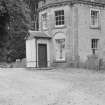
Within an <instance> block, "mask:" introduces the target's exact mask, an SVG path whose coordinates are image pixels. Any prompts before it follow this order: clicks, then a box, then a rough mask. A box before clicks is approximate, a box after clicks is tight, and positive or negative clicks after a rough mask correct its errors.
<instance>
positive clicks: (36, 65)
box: [35, 38, 38, 68]
mask: <svg viewBox="0 0 105 105" xmlns="http://www.w3.org/2000/svg"><path fill="white" fill-rule="evenodd" d="M35 44H36V68H38V65H37V63H38V60H37V55H38V54H37V38H36V41H35Z"/></svg>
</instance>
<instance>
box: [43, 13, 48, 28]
mask: <svg viewBox="0 0 105 105" xmlns="http://www.w3.org/2000/svg"><path fill="white" fill-rule="evenodd" d="M42 27H43V29H47V28H48V27H47V13H44V14H42Z"/></svg>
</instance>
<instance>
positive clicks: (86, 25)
mask: <svg viewBox="0 0 105 105" xmlns="http://www.w3.org/2000/svg"><path fill="white" fill-rule="evenodd" d="M38 11H39V32H30V36H29V40H27V41H26V43H28V42H29V41H30V43H32V40H33V43H34V46H33V47H34V49H36V50H37V51H36V50H34V51H36V53H37V55H35V54H36V53H35V52H33V51H32V52H33V53H32V52H31V55H34V60H32V59H31V57H27V62H28V63H27V64H28V66H29V67H30V65H29V64H30V62H31V64H32V62H33V64H32V65H33V66H34V67H36V65H37V67H45V66H55V65H59V66H62V65H65V66H69V65H72V64H73V65H80V66H81V65H85V64H86V62H87V61H88V59H89V57H90V58H91V56H92V55H96V56H97V57H98V58H102V59H103V60H104V59H105V46H104V45H105V1H104V0H46V1H40V2H39V9H38ZM37 33H40V35H39V37H36V36H37ZM45 34H46V35H47V36H48V37H46V38H45V36H46V35H45ZM30 37H31V39H30ZM43 37H44V38H43ZM36 41H37V42H38V41H39V42H38V43H37V42H36ZM35 43H36V45H35ZM27 45H28V44H27ZM30 46H31V44H30ZM42 47H43V48H42ZM28 49H29V48H28ZM41 52H42V53H41ZM27 53H30V52H29V50H28V51H27ZM45 53H46V54H45ZM43 54H45V55H46V57H45V55H43ZM28 55H30V54H28ZM39 55H40V57H39ZM35 56H36V57H35ZM43 56H44V57H45V58H44V57H43ZM29 58H30V60H29ZM32 58H33V57H32ZM43 59H44V60H43ZM45 59H46V60H45ZM29 61H30V62H29ZM43 62H46V64H43ZM34 64H35V65H34ZM32 65H31V66H32Z"/></svg>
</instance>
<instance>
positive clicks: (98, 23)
mask: <svg viewBox="0 0 105 105" xmlns="http://www.w3.org/2000/svg"><path fill="white" fill-rule="evenodd" d="M92 11H96V12H98V17H97V18H98V19H97V23H96V24H92V15H91V12H92ZM99 27H100V10H99V9H93V8H91V9H90V28H99Z"/></svg>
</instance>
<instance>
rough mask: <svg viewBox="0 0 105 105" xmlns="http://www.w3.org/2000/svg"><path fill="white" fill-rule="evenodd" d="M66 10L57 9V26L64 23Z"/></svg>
mask: <svg viewBox="0 0 105 105" xmlns="http://www.w3.org/2000/svg"><path fill="white" fill-rule="evenodd" d="M64 20H65V19H64V10H58V11H55V21H56V26H60V25H64V23H65V21H64Z"/></svg>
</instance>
